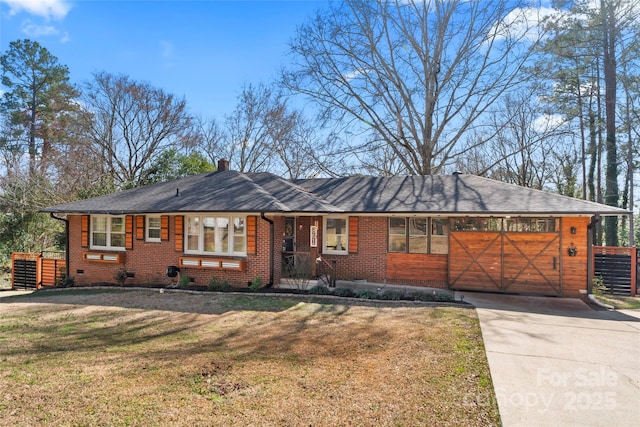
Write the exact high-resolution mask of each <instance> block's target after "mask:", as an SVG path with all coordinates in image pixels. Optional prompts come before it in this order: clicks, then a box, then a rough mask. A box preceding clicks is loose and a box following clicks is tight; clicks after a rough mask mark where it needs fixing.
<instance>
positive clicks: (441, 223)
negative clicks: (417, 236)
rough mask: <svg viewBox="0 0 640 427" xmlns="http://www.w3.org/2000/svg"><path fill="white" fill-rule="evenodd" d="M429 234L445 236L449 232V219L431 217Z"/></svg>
mask: <svg viewBox="0 0 640 427" xmlns="http://www.w3.org/2000/svg"><path fill="white" fill-rule="evenodd" d="M431 234H432V235H433V236H447V235H448V234H449V220H447V219H443V218H433V219H432V220H431Z"/></svg>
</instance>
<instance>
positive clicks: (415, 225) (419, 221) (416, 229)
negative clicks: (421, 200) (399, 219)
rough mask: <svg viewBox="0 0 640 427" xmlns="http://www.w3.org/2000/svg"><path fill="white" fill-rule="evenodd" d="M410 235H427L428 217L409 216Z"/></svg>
mask: <svg viewBox="0 0 640 427" xmlns="http://www.w3.org/2000/svg"><path fill="white" fill-rule="evenodd" d="M409 235H410V236H426V235H427V218H409Z"/></svg>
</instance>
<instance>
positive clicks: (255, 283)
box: [249, 276, 262, 292]
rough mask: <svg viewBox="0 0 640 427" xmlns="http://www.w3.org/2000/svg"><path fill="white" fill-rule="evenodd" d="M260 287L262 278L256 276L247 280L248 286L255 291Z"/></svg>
mask: <svg viewBox="0 0 640 427" xmlns="http://www.w3.org/2000/svg"><path fill="white" fill-rule="evenodd" d="M261 287H262V278H261V277H258V276H256V278H255V279H253V280H252V281H251V282H249V288H251V290H252V291H254V292H255V291H257V290H258V289H260V288H261Z"/></svg>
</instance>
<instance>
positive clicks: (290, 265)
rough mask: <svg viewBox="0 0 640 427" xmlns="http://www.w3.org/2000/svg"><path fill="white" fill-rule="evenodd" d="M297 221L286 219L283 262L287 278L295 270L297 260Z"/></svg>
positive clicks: (291, 218)
mask: <svg viewBox="0 0 640 427" xmlns="http://www.w3.org/2000/svg"><path fill="white" fill-rule="evenodd" d="M295 251H296V219H295V218H294V217H289V216H288V217H286V218H285V219H284V240H283V241H282V252H283V254H282V261H283V265H282V267H283V271H282V273H283V274H284V275H285V276H289V275H291V273H292V272H293V271H294V270H295V268H296V264H297V259H296V254H295Z"/></svg>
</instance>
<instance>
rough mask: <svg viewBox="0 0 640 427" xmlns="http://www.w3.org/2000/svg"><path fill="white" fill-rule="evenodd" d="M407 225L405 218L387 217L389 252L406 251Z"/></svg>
mask: <svg viewBox="0 0 640 427" xmlns="http://www.w3.org/2000/svg"><path fill="white" fill-rule="evenodd" d="M406 232H407V225H406V220H405V218H395V217H392V218H389V252H406V251H407V239H406V237H405V236H406Z"/></svg>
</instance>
